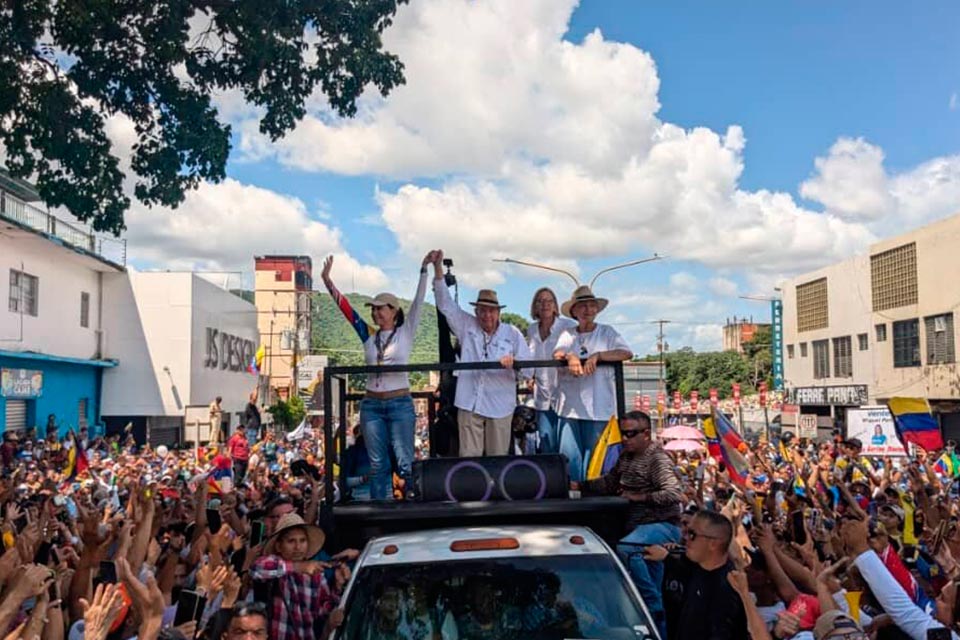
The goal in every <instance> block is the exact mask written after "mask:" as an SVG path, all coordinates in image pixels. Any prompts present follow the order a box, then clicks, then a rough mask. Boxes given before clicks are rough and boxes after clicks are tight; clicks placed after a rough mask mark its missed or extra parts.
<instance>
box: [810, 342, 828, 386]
mask: <svg viewBox="0 0 960 640" xmlns="http://www.w3.org/2000/svg"><path fill="white" fill-rule="evenodd" d="M813 377H814V378H816V379H818V380H819V379H822V378H829V377H830V341H829V340H814V341H813Z"/></svg>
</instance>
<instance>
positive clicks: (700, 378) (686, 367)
mask: <svg viewBox="0 0 960 640" xmlns="http://www.w3.org/2000/svg"><path fill="white" fill-rule="evenodd" d="M666 370H667V372H666V376H667V388H668V389H669V390H670V391H680V393H682V394H683V395H684V396H686V395H688V394H689V393H690V392H691V391H693V390H694V389H696V390H697V391H699V392H700V394H701V395H702V396H704V397H705V396H706V395H707V393H708V392H709V390H710V389H711V388H715V389H717V393H718V394H719V397H721V398H727V397H729V396H730V395H731V394H732V384H733V383H734V382H739V383H741V384H742V385H748V384H749V382H748V381H749V373H750V369H749V367H748V366H747V361H746V360H745V359H744V357H743V356H741V355H740V354H739V353H737V352H736V351H710V352H706V353H697V352H696V351H694V350H693V349H691V348H689V347H685V348H683V349H680V350H679V351H674V352H673V353H669V354H667V355H666ZM744 391H748V389H744Z"/></svg>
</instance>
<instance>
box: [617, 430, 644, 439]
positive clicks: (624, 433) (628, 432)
mask: <svg viewBox="0 0 960 640" xmlns="http://www.w3.org/2000/svg"><path fill="white" fill-rule="evenodd" d="M638 433H650V429H624V430H623V431H621V432H620V436H621V437H622V438H623V439H624V440H629V439H630V438H632V437H634V436H635V435H637V434H638Z"/></svg>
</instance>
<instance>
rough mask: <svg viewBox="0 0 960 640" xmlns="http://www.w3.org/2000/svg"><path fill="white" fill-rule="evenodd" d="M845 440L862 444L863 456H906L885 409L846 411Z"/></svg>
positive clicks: (890, 417) (864, 408) (891, 417)
mask: <svg viewBox="0 0 960 640" xmlns="http://www.w3.org/2000/svg"><path fill="white" fill-rule="evenodd" d="M847 438H856V439H857V440H859V441H860V442H862V443H863V455H865V456H906V455H907V452H906V450H905V449H904V448H903V445H902V444H900V441H899V440H898V439H897V432H896V430H895V429H894V426H893V416H892V415H891V414H890V410H889V409H887V408H886V407H860V408H859V409H847Z"/></svg>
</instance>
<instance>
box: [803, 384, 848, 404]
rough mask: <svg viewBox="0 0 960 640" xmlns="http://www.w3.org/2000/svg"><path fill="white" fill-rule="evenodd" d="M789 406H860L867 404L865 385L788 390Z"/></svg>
mask: <svg viewBox="0 0 960 640" xmlns="http://www.w3.org/2000/svg"><path fill="white" fill-rule="evenodd" d="M790 404H805V405H811V404H813V405H852V406H861V405H865V404H867V385H865V384H848V385H843V386H835V387H797V388H796V389H791V390H790Z"/></svg>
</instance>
